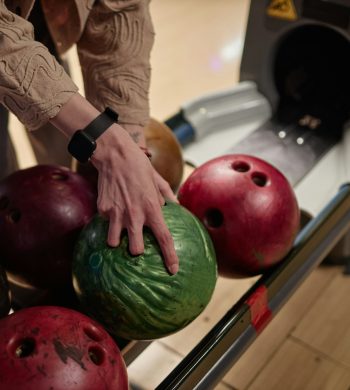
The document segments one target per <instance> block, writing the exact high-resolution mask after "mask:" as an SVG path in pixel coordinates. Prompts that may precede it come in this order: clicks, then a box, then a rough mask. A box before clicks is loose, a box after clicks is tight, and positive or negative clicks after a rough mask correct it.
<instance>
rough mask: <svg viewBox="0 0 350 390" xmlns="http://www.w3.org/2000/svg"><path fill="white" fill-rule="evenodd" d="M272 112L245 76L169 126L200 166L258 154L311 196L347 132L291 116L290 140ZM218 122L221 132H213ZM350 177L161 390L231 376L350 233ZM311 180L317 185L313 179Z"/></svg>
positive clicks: (332, 185)
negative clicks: (223, 157)
mask: <svg viewBox="0 0 350 390" xmlns="http://www.w3.org/2000/svg"><path fill="white" fill-rule="evenodd" d="M216 110H217V111H216ZM223 114H224V115H223ZM271 115H272V109H271V106H270V105H269V102H268V101H267V100H266V99H265V98H264V96H263V95H261V94H260V93H259V92H258V91H257V88H256V85H255V84H254V83H252V82H241V83H239V84H238V85H237V86H236V87H234V88H232V89H231V90H227V91H223V92H221V93H219V94H214V95H208V96H204V97H201V98H199V99H195V100H193V101H191V102H189V103H188V104H186V105H184V107H182V109H181V110H180V111H179V113H177V114H176V115H174V116H173V117H171V118H170V119H169V120H168V121H167V125H168V126H169V127H170V128H172V130H173V131H174V133H175V135H176V136H177V138H178V139H179V141H180V143H181V144H182V145H183V148H184V157H185V160H186V161H189V162H190V163H192V164H193V165H199V164H201V163H203V162H205V161H207V160H209V159H210V158H214V157H216V156H218V155H220V154H225V153H246V154H253V155H257V156H258V157H261V158H264V159H265V160H267V161H269V162H270V163H272V164H274V165H275V166H276V167H277V168H279V169H280V170H281V171H282V172H283V173H284V174H285V176H286V177H287V178H288V179H289V181H290V182H291V184H292V185H293V186H294V188H295V189H296V193H297V194H298V195H299V197H300V196H301V197H303V196H305V195H306V192H307V189H308V188H309V186H310V185H311V186H313V185H315V182H316V183H317V182H319V178H320V175H321V177H322V172H317V170H318V169H317V166H320V168H319V170H321V171H322V169H323V165H327V166H330V167H332V165H334V156H338V157H339V155H340V154H341V153H339V148H340V149H341V150H343V149H344V145H342V143H341V142H340V141H341V139H342V138H341V137H340V134H339V133H338V134H336V136H334V135H333V136H329V134H327V132H322V134H320V133H314V132H313V130H312V129H311V130H310V131H311V134H308V133H307V132H308V130H305V129H300V125H299V124H297V125H296V126H293V123H291V122H290V123H289V124H287V126H288V127H289V130H288V131H289V134H288V138H289V140H288V142H287V143H286V140H285V137H283V138H281V137H280V134H279V132H280V131H283V129H284V127H283V126H285V125H284V124H283V123H281V122H278V123H277V124H276V126H277V129H278V131H276V130H275V128H274V127H273V126H271V124H272V123H273V121H272V120H271V119H269V117H271ZM208 118H209V120H208ZM208 122H209V125H208ZM213 128H214V129H216V130H215V133H210V129H213ZM301 131H302V134H305V133H306V135H304V138H303V140H304V142H303V143H302V144H298V142H297V141H296V140H297V139H298V137H300V136H301V134H300V133H301ZM267 134H268V135H267ZM291 139H292V140H293V139H294V142H291ZM214 140H216V141H217V142H214ZM260 141H261V142H260ZM259 142H260V144H259ZM257 143H258V144H259V148H257V147H256V144H257ZM228 145H233V146H229V147H228ZM215 148H217V149H215ZM242 150H243V152H242ZM343 155H344V153H343V154H342V156H343ZM310 156H311V157H312V158H311V159H310ZM286 159H289V160H288V161H293V159H296V160H297V161H298V164H297V165H293V164H288V163H286ZM338 162H339V161H338ZM345 179H346V175H345V176H342V175H340V177H338V178H337V180H336V182H334V181H332V180H330V181H329V183H327V180H326V179H324V180H325V181H324V183H323V185H324V187H327V185H325V183H327V184H328V188H326V191H325V192H326V193H327V196H328V194H332V195H331V196H329V197H328V199H327V200H326V202H324V203H323V205H322V207H320V209H319V210H318V212H317V214H316V216H315V217H314V218H312V219H311V220H310V221H309V222H308V223H307V224H306V225H305V226H304V227H303V228H302V229H301V230H300V232H299V234H298V236H297V238H296V240H295V243H294V245H293V248H292V249H291V251H290V252H289V253H288V255H287V256H286V257H285V258H284V259H283V261H282V262H281V263H280V264H278V265H277V266H275V267H273V268H272V269H270V270H269V271H268V272H266V273H264V274H263V275H261V277H260V278H259V279H258V280H257V281H256V282H255V284H254V285H253V286H252V287H251V288H250V289H249V290H248V291H247V292H246V293H244V295H243V296H242V297H241V298H240V299H239V300H238V301H237V302H235V303H234V304H233V306H232V307H231V309H229V310H228V311H227V313H226V314H225V315H224V316H223V317H222V318H221V319H220V320H219V321H218V322H217V323H216V325H215V326H214V327H213V328H212V329H211V330H210V331H209V332H208V333H207V334H206V335H205V336H204V337H203V338H202V340H201V341H200V342H199V343H198V344H197V345H196V346H195V347H194V348H193V349H192V350H191V351H190V352H189V353H188V354H187V356H185V357H184V359H183V360H182V361H181V362H180V363H179V364H178V365H177V366H176V367H175V368H174V369H173V371H172V372H170V373H169V375H168V376H167V377H166V378H165V379H164V380H163V381H162V382H161V383H160V384H159V385H158V386H157V387H156V390H165V389H166V390H170V389H171V390H175V389H183V390H188V389H203V390H209V389H212V388H214V387H215V385H216V384H217V383H218V382H219V381H220V380H221V379H222V378H223V377H224V375H225V374H226V373H227V372H228V371H229V370H230V369H231V368H232V366H233V365H234V363H235V362H236V361H237V360H238V359H239V357H240V356H241V355H242V354H243V352H244V351H245V350H246V349H247V348H248V347H249V346H250V345H251V343H252V342H253V341H254V340H255V339H256V338H257V337H258V336H259V334H260V333H261V332H262V330H263V329H264V328H265V327H266V326H267V325H268V323H269V322H270V321H271V319H272V318H273V317H274V316H275V315H276V314H277V313H278V311H279V310H280V309H281V308H282V307H283V305H284V304H285V303H286V302H287V301H288V299H289V298H290V297H291V295H292V294H293V293H294V292H295V291H296V289H297V288H298V287H299V286H300V285H301V283H302V282H303V281H304V280H305V279H306V278H307V276H308V275H309V274H310V273H311V272H312V270H314V269H315V268H316V267H317V266H318V265H319V264H320V263H321V262H322V261H323V260H325V259H326V258H327V257H328V256H329V254H330V253H332V250H334V248H335V247H337V246H339V245H340V244H341V242H342V241H344V240H346V239H347V235H348V232H349V229H350V183H347V180H345ZM308 182H309V183H311V184H309V185H307V184H308ZM298 191H299V192H298ZM321 198H322V197H321ZM323 199H325V197H323ZM309 202H310V200H309ZM306 203H308V202H307V201H306ZM324 204H325V206H324ZM312 211H313V212H315V210H312ZM343 255H344V256H346V255H347V254H343ZM232 282H233V283H234V280H232ZM148 345H149V343H147V342H135V344H134V345H133V346H132V343H131V344H130V345H129V350H127V352H126V354H125V355H124V357H125V359H126V362H127V364H128V363H131V361H132V360H133V359H134V358H135V357H137V356H138V353H139V352H140V353H141V352H142V351H143V350H144V349H145V348H147V346H148ZM130 347H131V348H130ZM126 348H128V346H127V347H126ZM138 348H140V349H139V350H138ZM128 354H129V355H128ZM131 387H132V384H131Z"/></svg>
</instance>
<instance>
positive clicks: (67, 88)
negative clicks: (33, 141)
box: [0, 2, 78, 130]
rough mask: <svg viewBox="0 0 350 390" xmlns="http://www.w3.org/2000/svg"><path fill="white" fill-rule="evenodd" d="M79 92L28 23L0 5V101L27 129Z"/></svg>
mask: <svg viewBox="0 0 350 390" xmlns="http://www.w3.org/2000/svg"><path fill="white" fill-rule="evenodd" d="M77 91H78V88H77V86H76V85H75V84H74V83H73V81H72V80H71V79H70V77H69V76H68V75H67V74H66V72H65V71H64V69H63V68H62V66H61V65H60V64H58V62H57V61H56V60H55V58H54V57H53V56H52V55H51V54H50V53H49V51H48V50H47V49H46V47H45V46H43V45H42V44H40V43H39V42H36V41H34V34H33V26H32V25H31V23H29V22H28V21H26V20H25V19H22V18H20V17H18V16H17V15H15V14H13V13H11V12H10V11H8V10H7V8H6V7H5V6H4V3H3V2H0V101H1V103H3V104H4V106H6V107H7V108H8V109H9V110H10V111H11V112H13V113H14V114H15V115H16V116H17V117H18V119H19V120H20V121H21V122H22V123H23V124H24V125H25V126H26V127H27V128H28V129H29V130H35V129H37V128H39V127H41V126H42V125H43V124H45V123H46V122H47V121H48V120H49V119H50V118H53V117H54V116H56V115H57V113H58V112H59V110H60V109H61V107H62V106H63V105H64V104H65V103H66V102H67V101H68V100H69V99H70V97H71V96H72V95H73V94H75V93H76V92H77Z"/></svg>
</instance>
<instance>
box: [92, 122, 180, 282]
mask: <svg viewBox="0 0 350 390" xmlns="http://www.w3.org/2000/svg"><path fill="white" fill-rule="evenodd" d="M91 162H92V164H93V165H94V166H95V167H96V169H97V170H98V172H99V175H98V199H97V207H98V210H99V212H100V214H102V215H103V216H105V217H107V218H108V219H109V231H108V239H107V243H108V244H109V245H110V246H113V247H116V246H118V245H119V243H120V235H121V232H122V230H123V229H127V231H128V237H129V250H130V253H131V254H132V255H135V256H137V255H140V254H142V253H143V251H144V242H143V234H142V232H143V226H148V227H149V228H150V229H151V230H152V232H153V234H154V236H155V238H156V239H157V241H158V243H159V246H160V249H161V251H162V253H163V258H164V263H165V265H166V267H167V269H168V270H169V272H170V273H172V274H175V273H176V272H177V271H178V268H179V260H178V257H177V255H176V252H175V248H174V242H173V238H172V236H171V234H170V232H169V230H168V228H167V226H166V224H165V221H164V218H163V214H162V211H161V206H162V205H163V204H164V202H165V198H168V199H169V200H172V201H176V198H175V195H174V194H173V192H172V191H171V189H170V186H169V184H168V183H167V182H166V181H165V180H164V179H163V178H162V177H161V176H160V175H159V174H158V173H157V172H156V171H155V170H154V168H153V167H152V165H151V163H150V161H149V159H148V158H147V157H146V155H145V154H144V153H143V152H142V151H141V150H140V148H139V147H138V145H137V144H136V143H135V142H134V141H133V140H132V139H131V137H130V136H129V134H128V133H127V132H126V131H124V129H123V128H122V127H121V126H119V125H116V124H115V125H113V126H111V127H110V128H109V129H108V130H107V131H106V132H104V133H103V135H102V136H100V137H99V138H98V140H97V149H96V151H95V153H94V155H93V157H92V158H91Z"/></svg>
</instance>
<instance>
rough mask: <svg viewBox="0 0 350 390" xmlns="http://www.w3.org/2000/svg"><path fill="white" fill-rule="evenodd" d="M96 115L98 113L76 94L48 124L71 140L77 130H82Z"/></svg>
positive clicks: (98, 112) (98, 113)
mask: <svg viewBox="0 0 350 390" xmlns="http://www.w3.org/2000/svg"><path fill="white" fill-rule="evenodd" d="M98 115H100V111H98V110H97V109H96V108H95V107H94V106H93V105H92V104H90V103H89V102H88V101H87V100H86V99H85V98H84V97H83V96H82V95H80V94H79V93H76V94H74V95H73V96H72V97H71V98H70V99H69V100H68V102H67V103H66V104H65V105H64V106H62V108H61V110H60V111H59V113H58V114H57V115H56V116H55V117H54V118H51V119H50V123H52V124H53V125H54V126H55V127H56V128H57V129H58V130H60V131H62V133H64V134H65V135H66V137H67V138H71V137H72V136H73V135H74V133H75V132H76V131H77V130H78V129H84V128H85V127H86V126H87V125H88V124H89V123H91V122H92V121H93V120H94V119H96V118H97V117H98Z"/></svg>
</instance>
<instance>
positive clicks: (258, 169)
mask: <svg viewBox="0 0 350 390" xmlns="http://www.w3.org/2000/svg"><path fill="white" fill-rule="evenodd" d="M179 201H180V203H181V204H182V205H183V206H184V207H186V208H187V209H189V210H190V211H191V212H193V213H194V214H195V215H196V216H197V217H198V218H199V219H200V220H201V221H202V222H203V223H204V225H205V226H206V227H207V229H208V231H209V234H210V236H211V238H212V240H213V242H214V246H215V251H216V255H217V261H218V268H219V273H220V275H222V276H225V277H241V276H253V275H257V274H260V273H262V272H264V271H265V270H267V269H268V268H270V267H271V266H273V265H274V264H276V263H278V262H279V261H281V260H282V259H283V257H284V256H285V255H286V254H287V253H288V251H289V250H290V249H291V247H292V245H293V242H294V239H295V236H296V234H297V232H298V230H299V222H300V211H299V207H298V203H297V200H296V196H295V194H294V191H293V189H292V187H291V185H290V184H289V182H288V180H287V179H286V178H285V176H284V175H283V174H282V173H281V172H280V171H278V170H277V169H276V168H275V167H273V166H272V165H270V164H269V163H267V162H265V161H263V160H261V159H259V158H256V157H252V156H247V155H226V156H222V157H219V158H216V159H213V160H210V161H208V162H207V163H205V164H203V165H202V166H200V167H198V168H197V169H195V170H194V172H193V173H192V174H191V175H190V176H189V178H188V179H187V180H186V181H185V182H184V184H183V185H182V187H181V188H180V190H179Z"/></svg>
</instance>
